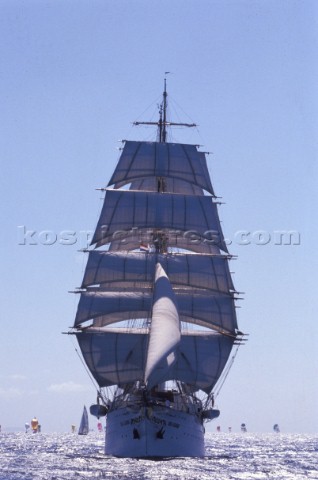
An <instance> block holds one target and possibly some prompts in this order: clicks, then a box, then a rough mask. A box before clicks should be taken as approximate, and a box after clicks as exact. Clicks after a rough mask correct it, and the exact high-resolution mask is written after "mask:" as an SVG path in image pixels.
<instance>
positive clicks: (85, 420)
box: [78, 405, 89, 435]
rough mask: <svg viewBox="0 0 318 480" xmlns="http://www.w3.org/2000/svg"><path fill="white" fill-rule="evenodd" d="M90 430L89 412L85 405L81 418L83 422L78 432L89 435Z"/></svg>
mask: <svg viewBox="0 0 318 480" xmlns="http://www.w3.org/2000/svg"><path fill="white" fill-rule="evenodd" d="M88 430H89V424H88V413H87V409H86V407H85V405H84V408H83V414H82V418H81V423H80V426H79V429H78V434H79V435H87V434H88Z"/></svg>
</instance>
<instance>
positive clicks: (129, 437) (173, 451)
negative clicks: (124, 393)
mask: <svg viewBox="0 0 318 480" xmlns="http://www.w3.org/2000/svg"><path fill="white" fill-rule="evenodd" d="M105 453H106V455H114V456H116V457H130V458H147V457H148V458H149V457H151V458H156V457H157V458H162V457H203V456H204V454H205V450H204V427H203V425H202V421H201V418H200V416H199V415H198V414H194V413H188V412H185V411H180V410H175V409H172V408H169V407H162V406H156V405H155V406H151V407H149V406H148V407H147V406H146V407H141V408H140V407H139V408H138V407H136V408H133V407H124V408H119V409H117V410H114V411H111V412H109V413H108V414H107V425H106V442H105Z"/></svg>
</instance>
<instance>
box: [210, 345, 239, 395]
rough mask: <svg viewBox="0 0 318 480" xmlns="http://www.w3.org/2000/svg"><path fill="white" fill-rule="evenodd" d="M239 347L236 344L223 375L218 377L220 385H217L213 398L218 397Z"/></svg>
mask: <svg viewBox="0 0 318 480" xmlns="http://www.w3.org/2000/svg"><path fill="white" fill-rule="evenodd" d="M239 347H240V345H238V346H237V348H236V350H235V353H234V355H233V356H232V358H231V360H230V363H229V364H228V366H227V369H226V370H225V371H224V373H223V375H222V376H221V378H220V380H221V384H220V386H219V387H218V389H217V391H216V392H215V394H214V398H216V397H218V396H219V394H220V391H221V389H222V387H223V384H224V382H225V380H226V377H227V376H228V374H229V373H230V370H231V368H232V365H233V363H234V360H235V357H236V355H237V352H238V349H239Z"/></svg>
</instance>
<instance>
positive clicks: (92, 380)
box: [70, 338, 99, 393]
mask: <svg viewBox="0 0 318 480" xmlns="http://www.w3.org/2000/svg"><path fill="white" fill-rule="evenodd" d="M70 340H71V342H72V344H73V347H74V350H75V352H76V353H77V355H78V358H79V359H80V361H81V362H82V365H83V367H84V369H85V370H86V373H87V375H88V377H89V379H90V381H91V382H92V384H93V385H94V388H95V389H96V391H97V393H99V388H97V387H96V383H97V382H96V381H95V380H94V377H93V376H92V375H91V373H90V371H89V370H88V368H87V366H86V364H85V362H84V360H83V358H82V357H81V355H80V354H79V352H78V350H77V348H76V346H75V345H74V343H73V339H72V338H70ZM95 382H96V383H95Z"/></svg>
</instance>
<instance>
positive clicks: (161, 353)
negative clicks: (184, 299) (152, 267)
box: [144, 263, 181, 388]
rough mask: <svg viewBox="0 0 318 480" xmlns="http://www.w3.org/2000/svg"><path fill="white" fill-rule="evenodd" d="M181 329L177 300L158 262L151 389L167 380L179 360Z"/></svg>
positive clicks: (149, 373) (148, 381) (149, 372)
mask: <svg viewBox="0 0 318 480" xmlns="http://www.w3.org/2000/svg"><path fill="white" fill-rule="evenodd" d="M180 330H181V327H180V320H179V314H178V308H177V300H176V297H175V295H174V293H173V290H172V287H171V284H170V282H169V279H168V277H167V274H166V273H165V271H164V269H163V268H162V266H161V265H160V263H157V265H156V274H155V285H154V293H153V306H152V315H151V324H150V332H149V343H148V348H147V359H146V367H145V377H144V382H145V384H146V385H147V387H148V388H152V387H153V386H155V385H156V384H158V383H160V382H163V381H165V380H166V378H167V376H168V377H169V370H170V368H171V366H172V365H173V364H174V363H175V362H176V360H177V357H178V346H179V344H180V339H181V332H180Z"/></svg>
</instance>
